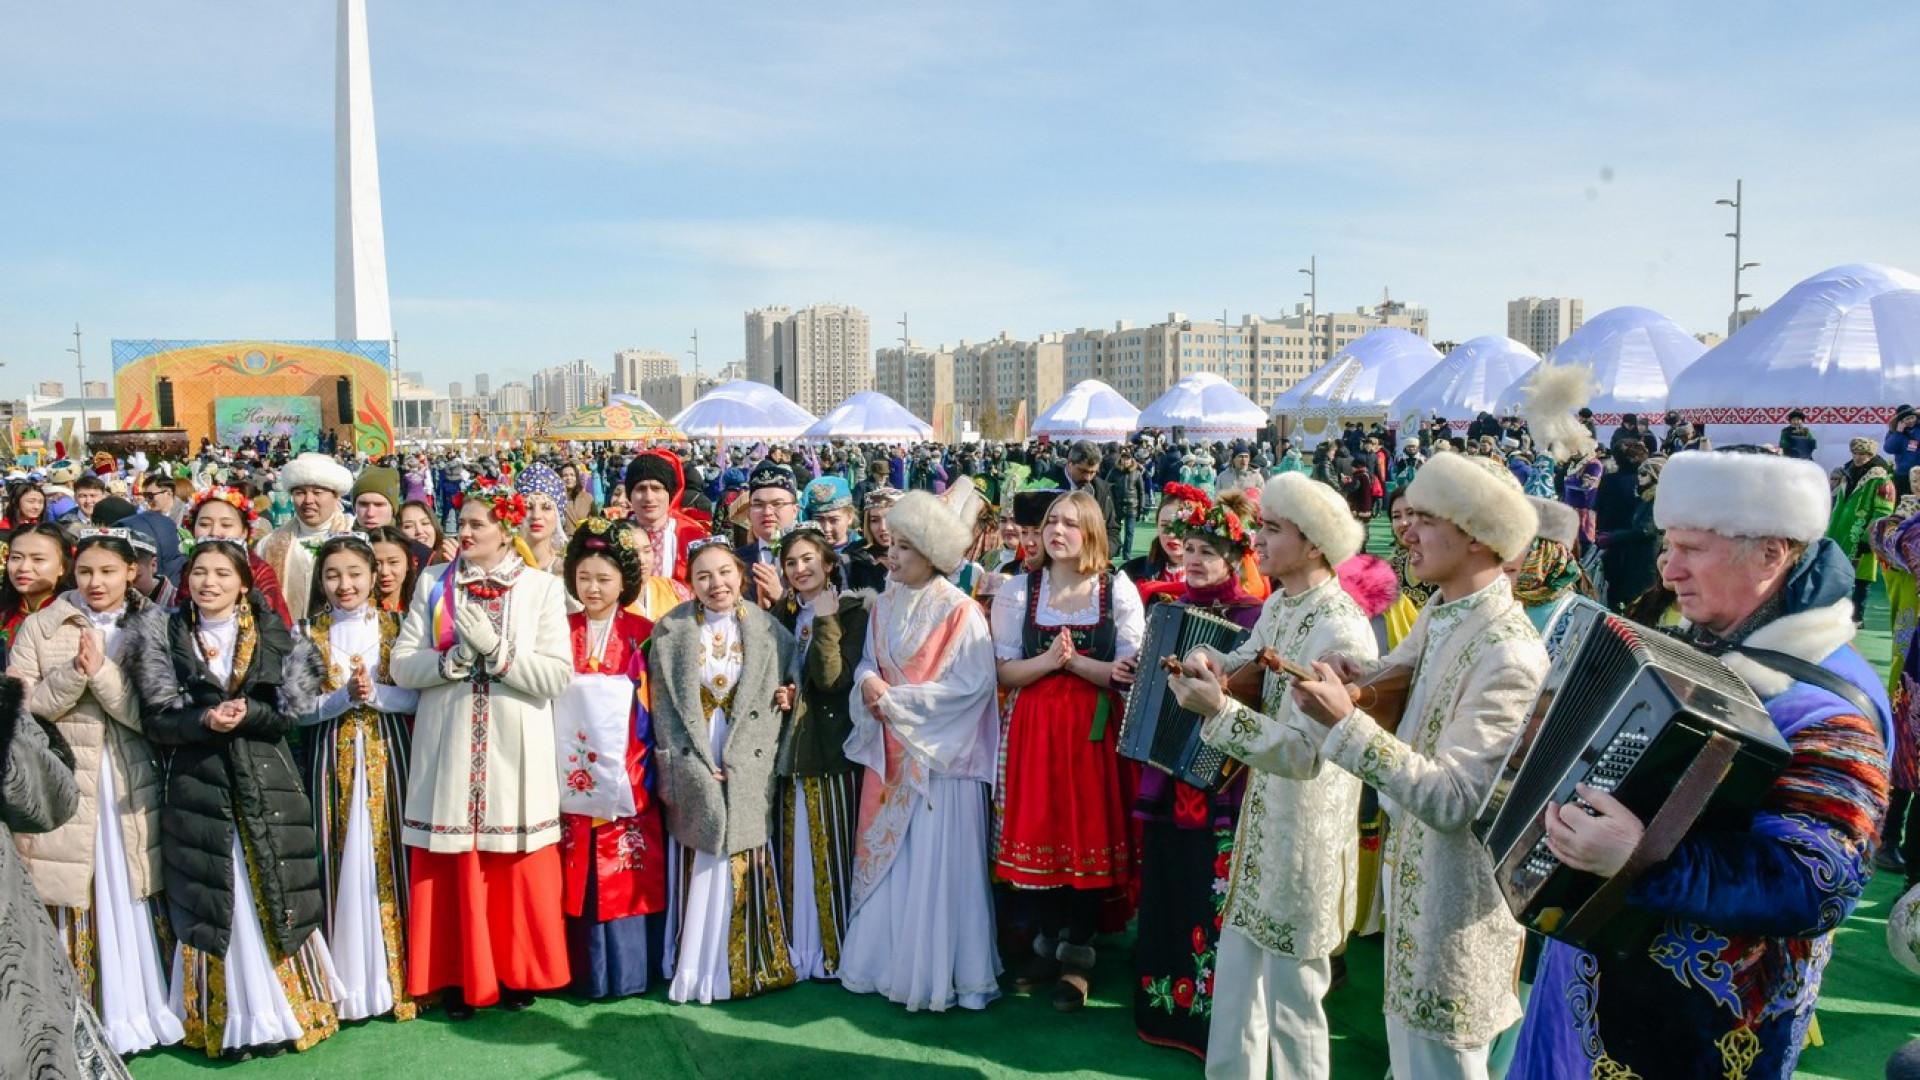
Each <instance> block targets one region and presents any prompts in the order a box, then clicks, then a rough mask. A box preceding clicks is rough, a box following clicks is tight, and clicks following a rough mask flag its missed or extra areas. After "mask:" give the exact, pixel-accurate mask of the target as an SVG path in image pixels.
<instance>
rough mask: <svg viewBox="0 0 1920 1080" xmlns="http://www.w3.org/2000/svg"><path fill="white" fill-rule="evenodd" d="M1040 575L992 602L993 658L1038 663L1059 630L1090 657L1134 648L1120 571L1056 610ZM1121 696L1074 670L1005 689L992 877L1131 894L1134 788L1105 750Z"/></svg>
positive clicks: (1140, 630)
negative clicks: (1006, 714) (1076, 605)
mask: <svg viewBox="0 0 1920 1080" xmlns="http://www.w3.org/2000/svg"><path fill="white" fill-rule="evenodd" d="M1049 597H1050V585H1049V574H1048V573H1047V572H1046V571H1044V570H1043V571H1040V572H1038V573H1035V574H1028V575H1025V576H1023V577H1021V578H1019V579H1017V580H1016V581H1015V582H1010V583H1009V584H1008V585H1007V586H1006V587H1003V588H1002V589H1001V591H1000V593H999V594H998V595H997V596H996V597H995V598H994V607H993V631H994V633H993V636H994V654H995V656H996V657H997V658H998V659H1001V660H1019V659H1027V658H1031V657H1035V656H1039V655H1041V654H1042V653H1044V652H1046V651H1047V649H1048V647H1049V646H1051V645H1052V643H1053V639H1054V637H1055V636H1056V635H1057V634H1058V633H1059V632H1060V631H1061V630H1063V629H1064V630H1067V631H1068V632H1070V633H1071V634H1072V635H1073V643H1074V648H1076V649H1077V650H1079V651H1080V652H1081V653H1083V654H1085V655H1086V656H1088V657H1091V658H1092V659H1095V660H1103V661H1114V660H1124V659H1126V658H1127V657H1129V656H1132V655H1134V654H1135V653H1137V652H1138V651H1139V649H1140V640H1141V638H1142V637H1143V636H1144V633H1145V615H1144V613H1143V612H1142V609H1141V605H1140V597H1139V594H1138V593H1137V592H1135V590H1134V587H1133V583H1132V582H1130V581H1128V580H1127V577H1126V575H1125V574H1102V575H1101V576H1100V578H1099V580H1098V581H1097V582H1096V586H1095V592H1094V602H1093V604H1092V605H1091V606H1089V607H1087V608H1085V609H1083V610H1081V611H1073V612H1061V611H1056V610H1054V608H1053V607H1052V605H1051V604H1050V603H1049ZM1123 711H1124V700H1123V699H1122V698H1121V696H1120V695H1119V694H1117V693H1114V692H1113V691H1111V690H1105V689H1102V688H1100V687H1097V686H1095V685H1094V684H1092V683H1090V682H1088V681H1087V680H1085V679H1083V678H1081V677H1080V676H1078V675H1073V674H1069V673H1067V672H1065V671H1059V672H1055V673H1053V674H1051V675H1047V676H1045V677H1044V678H1042V679H1040V680H1039V681H1038V682H1035V683H1033V684H1031V685H1029V686H1026V687H1024V688H1022V689H1021V690H1019V691H1018V692H1017V693H1015V694H1014V695H1013V697H1012V705H1011V717H1010V719H1009V722H1008V726H1007V737H1006V760H1005V763H1004V765H1003V769H1004V783H1003V787H1004V790H1005V792H1006V796H1005V799H1006V802H1005V806H1006V811H1005V820H1004V822H1003V824H1002V827H1001V833H1000V839H999V845H998V847H997V849H996V851H995V853H994V864H995V870H996V871H997V872H998V873H999V875H1000V876H1001V877H1002V878H1005V879H1006V880H1007V881H1009V882H1011V883H1013V884H1014V885H1015V886H1018V887H1021V888H1028V889H1053V888H1062V887H1065V888H1072V889H1109V888H1111V889H1117V890H1121V891H1127V890H1130V888H1131V886H1132V884H1133V878H1134V871H1135V866H1136V862H1135V859H1136V855H1135V842H1134V828H1133V825H1132V822H1131V821H1130V820H1129V816H1128V815H1129V811H1130V809H1131V803H1132V801H1133V795H1134V793H1133V787H1134V785H1133V782H1132V781H1131V779H1130V774H1129V771H1128V770H1127V768H1126V767H1125V765H1126V763H1124V762H1122V761H1121V760H1120V757H1119V755H1118V754H1117V753H1116V752H1115V744H1116V741H1117V740H1118V738H1119V734H1120V717H1121V713H1122V712H1123Z"/></svg>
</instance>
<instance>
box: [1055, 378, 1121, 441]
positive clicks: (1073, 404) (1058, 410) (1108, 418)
mask: <svg viewBox="0 0 1920 1080" xmlns="http://www.w3.org/2000/svg"><path fill="white" fill-rule="evenodd" d="M1139 419H1140V410H1139V409H1136V408H1134V407H1133V405H1132V403H1130V402H1128V401H1127V399H1126V398H1123V397H1121V396H1120V392H1119V391H1118V390H1115V389H1114V388H1113V387H1111V386H1108V385H1107V384H1106V383H1103V382H1101V381H1100V380H1099V379H1088V380H1086V381H1085V382H1081V383H1077V384H1075V385H1074V388H1073V389H1071V390H1069V391H1067V392H1066V394H1065V395H1063V396H1062V397H1061V398H1060V400H1059V401H1056V402H1054V403H1053V404H1052V405H1049V406H1047V409H1046V411H1045V412H1043V413H1041V414H1040V415H1039V416H1037V417H1035V418H1034V421H1033V434H1034V435H1045V436H1047V437H1048V438H1051V439H1093V440H1095V441H1096V442H1113V441H1117V440H1124V439H1126V438H1127V437H1128V436H1130V435H1132V434H1133V431H1134V425H1135V424H1136V422H1137V421H1138V420H1139Z"/></svg>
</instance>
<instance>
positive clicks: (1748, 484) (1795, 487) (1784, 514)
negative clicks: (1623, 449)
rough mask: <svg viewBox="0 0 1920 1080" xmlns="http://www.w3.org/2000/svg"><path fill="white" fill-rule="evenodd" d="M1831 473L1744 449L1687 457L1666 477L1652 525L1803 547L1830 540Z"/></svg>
mask: <svg viewBox="0 0 1920 1080" xmlns="http://www.w3.org/2000/svg"><path fill="white" fill-rule="evenodd" d="M1830 507H1831V495H1830V494H1829V489H1828V487H1827V474H1826V472H1825V471H1824V470H1822V469H1821V468H1820V466H1818V465H1815V464H1814V463H1813V462H1811V461H1805V460H1802V459H1800V458H1790V457H1783V456H1781V455H1779V454H1768V453H1752V452H1746V451H1737V450H1733V451H1730V450H1688V451H1686V452H1685V453H1680V454H1675V455H1673V460H1671V461H1669V462H1667V467H1666V468H1665V469H1662V470H1661V472H1660V487H1659V490H1658V491H1657V492H1656V493H1655V495H1654V497H1653V521H1654V524H1656V525H1658V526H1660V528H1662V529H1704V530H1706V531H1707V532H1712V533H1719V534H1720V535H1721V536H1732V537H1763V536H1777V537H1781V538H1783V539H1786V540H1793V541H1797V542H1799V543H1802V544H1812V543H1817V542H1819V540H1820V538H1821V537H1823V536H1825V535H1827V518H1828V516H1829V511H1830Z"/></svg>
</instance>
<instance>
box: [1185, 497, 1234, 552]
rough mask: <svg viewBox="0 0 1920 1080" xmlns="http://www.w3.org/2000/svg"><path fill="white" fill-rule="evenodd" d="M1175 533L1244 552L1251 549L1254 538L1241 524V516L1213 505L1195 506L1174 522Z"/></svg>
mask: <svg viewBox="0 0 1920 1080" xmlns="http://www.w3.org/2000/svg"><path fill="white" fill-rule="evenodd" d="M1171 531H1172V533H1173V535H1175V536H1177V537H1180V538H1181V539H1183V540H1184V539H1186V538H1187V537H1189V536H1198V537H1200V538H1201V539H1203V540H1208V541H1211V542H1212V543H1213V544H1214V545H1215V546H1217V547H1220V548H1222V549H1227V548H1232V549H1233V550H1235V551H1239V552H1241V553H1242V554H1244V553H1246V552H1247V551H1249V550H1251V549H1252V547H1253V542H1252V540H1251V539H1250V538H1249V537H1248V536H1247V530H1246V527H1245V526H1243V525H1241V524H1240V518H1239V516H1238V515H1236V514H1235V513H1234V512H1233V511H1231V510H1229V509H1227V508H1226V507H1224V506H1211V507H1207V508H1205V509H1202V508H1200V507H1197V506H1196V507H1194V508H1193V510H1192V511H1191V512H1189V513H1187V514H1186V515H1185V516H1183V517H1179V518H1175V519H1174V521H1173V522H1172V529H1171Z"/></svg>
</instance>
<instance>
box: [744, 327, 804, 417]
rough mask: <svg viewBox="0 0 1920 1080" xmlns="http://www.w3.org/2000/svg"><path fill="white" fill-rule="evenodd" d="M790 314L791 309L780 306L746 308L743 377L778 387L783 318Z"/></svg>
mask: <svg viewBox="0 0 1920 1080" xmlns="http://www.w3.org/2000/svg"><path fill="white" fill-rule="evenodd" d="M792 316H793V312H792V311H791V310H789V309H787V308H783V307H764V308H755V309H754V310H752V311H749V312H747V320H746V322H747V354H746V369H747V378H749V379H751V380H753V381H754V382H757V383H765V384H766V385H768V386H773V387H779V383H778V381H777V380H778V379H779V378H780V358H781V356H783V355H784V354H785V353H786V342H787V320H788V319H790V318H792ZM781 389H783V390H784V388H781ZM789 396H791V395H789Z"/></svg>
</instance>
